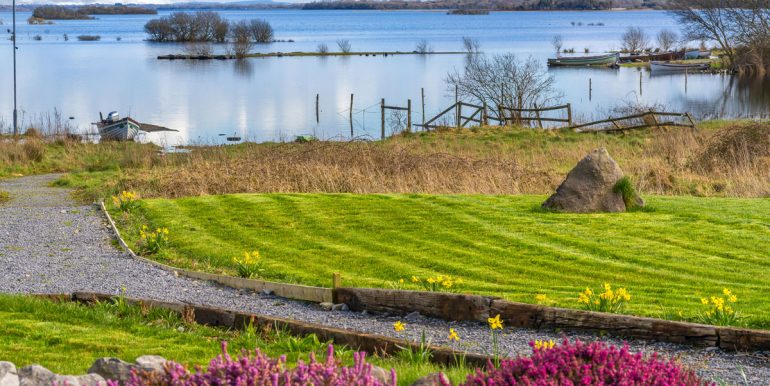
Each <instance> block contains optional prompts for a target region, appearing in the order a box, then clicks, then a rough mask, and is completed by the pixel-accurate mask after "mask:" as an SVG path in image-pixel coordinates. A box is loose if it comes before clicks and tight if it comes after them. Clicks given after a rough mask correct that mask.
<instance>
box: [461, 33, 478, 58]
mask: <svg viewBox="0 0 770 386" xmlns="http://www.w3.org/2000/svg"><path fill="white" fill-rule="evenodd" d="M463 49H464V50H465V53H467V54H473V55H476V54H478V53H480V52H481V42H479V39H474V38H469V37H467V36H463Z"/></svg>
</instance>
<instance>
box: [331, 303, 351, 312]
mask: <svg viewBox="0 0 770 386" xmlns="http://www.w3.org/2000/svg"><path fill="white" fill-rule="evenodd" d="M332 311H350V307H348V305H347V304H345V303H340V304H335V305H333V306H332Z"/></svg>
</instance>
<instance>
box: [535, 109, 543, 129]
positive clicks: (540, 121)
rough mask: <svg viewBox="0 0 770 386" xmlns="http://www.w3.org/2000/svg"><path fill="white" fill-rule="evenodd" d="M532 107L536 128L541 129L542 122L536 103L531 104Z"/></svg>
mask: <svg viewBox="0 0 770 386" xmlns="http://www.w3.org/2000/svg"><path fill="white" fill-rule="evenodd" d="M533 106H535V117H537V126H538V127H540V128H541V129H542V128H543V121H542V120H540V110H539V109H538V108H537V103H533Z"/></svg>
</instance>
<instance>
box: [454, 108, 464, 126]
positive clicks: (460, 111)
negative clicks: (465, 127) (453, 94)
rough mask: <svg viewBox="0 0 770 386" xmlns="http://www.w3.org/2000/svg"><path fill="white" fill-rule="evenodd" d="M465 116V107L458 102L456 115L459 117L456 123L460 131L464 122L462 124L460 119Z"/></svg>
mask: <svg viewBox="0 0 770 386" xmlns="http://www.w3.org/2000/svg"><path fill="white" fill-rule="evenodd" d="M462 114H463V105H462V103H460V102H457V103H456V104H455V115H457V121H456V122H455V127H457V128H458V129H459V128H460V127H462V122H460V117H461V116H462Z"/></svg>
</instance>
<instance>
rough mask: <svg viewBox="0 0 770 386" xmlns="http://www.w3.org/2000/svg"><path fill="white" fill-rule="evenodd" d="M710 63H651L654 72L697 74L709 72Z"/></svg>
mask: <svg viewBox="0 0 770 386" xmlns="http://www.w3.org/2000/svg"><path fill="white" fill-rule="evenodd" d="M709 67H711V64H709V63H671V62H650V70H651V71H652V72H697V71H704V70H708V69H709Z"/></svg>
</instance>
